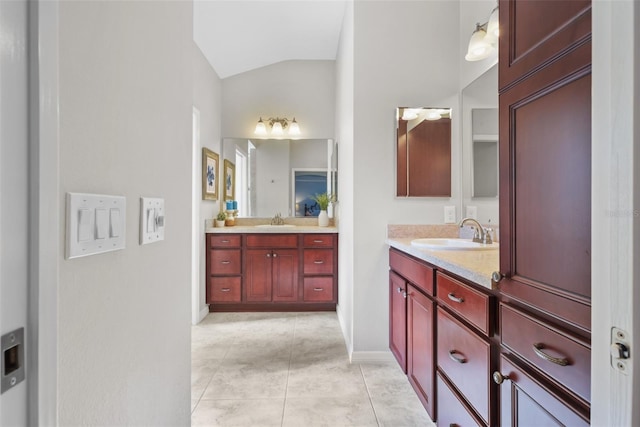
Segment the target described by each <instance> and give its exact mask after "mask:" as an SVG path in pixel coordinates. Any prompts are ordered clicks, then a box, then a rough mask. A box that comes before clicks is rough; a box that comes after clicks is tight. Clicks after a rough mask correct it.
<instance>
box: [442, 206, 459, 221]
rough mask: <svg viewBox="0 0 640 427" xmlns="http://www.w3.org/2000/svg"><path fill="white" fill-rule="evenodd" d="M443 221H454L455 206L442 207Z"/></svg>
mask: <svg viewBox="0 0 640 427" xmlns="http://www.w3.org/2000/svg"><path fill="white" fill-rule="evenodd" d="M444 223H445V224H455V223H456V207H455V206H445V207H444Z"/></svg>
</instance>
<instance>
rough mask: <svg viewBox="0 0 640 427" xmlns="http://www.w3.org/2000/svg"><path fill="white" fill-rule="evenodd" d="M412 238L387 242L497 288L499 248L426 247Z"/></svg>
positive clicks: (470, 278)
mask: <svg viewBox="0 0 640 427" xmlns="http://www.w3.org/2000/svg"><path fill="white" fill-rule="evenodd" d="M411 240H413V238H389V239H387V244H388V245H389V246H391V247H393V248H396V249H399V250H401V251H402V252H405V253H407V254H409V255H413V256H414V257H416V258H419V259H421V260H423V261H426V262H428V263H429V264H432V265H435V266H436V267H440V268H442V269H443V270H447V271H450V272H451V273H453V274H456V275H458V276H460V277H462V278H464V279H467V280H469V281H471V282H473V283H476V284H478V285H480V286H483V287H485V288H487V289H495V288H496V287H495V286H493V284H492V282H491V273H493V272H494V271H498V270H499V267H500V251H499V250H486V251H472V250H455V251H453V250H435V249H426V248H419V247H417V246H413V245H411Z"/></svg>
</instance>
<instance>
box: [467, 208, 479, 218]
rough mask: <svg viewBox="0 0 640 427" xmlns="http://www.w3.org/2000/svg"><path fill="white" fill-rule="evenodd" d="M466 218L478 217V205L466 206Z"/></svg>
mask: <svg viewBox="0 0 640 427" xmlns="http://www.w3.org/2000/svg"><path fill="white" fill-rule="evenodd" d="M465 217H466V218H473V219H476V220H477V219H478V207H477V206H467V214H466V215H465Z"/></svg>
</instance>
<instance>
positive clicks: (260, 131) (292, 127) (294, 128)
mask: <svg viewBox="0 0 640 427" xmlns="http://www.w3.org/2000/svg"><path fill="white" fill-rule="evenodd" d="M267 123H268V124H269V127H270V128H271V132H270V134H271V135H273V136H278V137H279V136H282V135H284V130H285V129H286V128H287V127H288V128H289V131H288V134H289V135H292V136H297V135H300V125H299V124H298V122H297V121H296V119H295V117H294V118H293V120H291V121H290V120H289V119H287V118H286V117H284V118H280V117H276V118H273V117H269V120H267ZM254 133H255V134H256V135H261V136H265V135H267V125H266V123H265V122H264V121H263V120H262V117H260V120H258V123H257V124H256V129H255V131H254Z"/></svg>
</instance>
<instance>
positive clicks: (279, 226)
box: [256, 224, 295, 228]
mask: <svg viewBox="0 0 640 427" xmlns="http://www.w3.org/2000/svg"><path fill="white" fill-rule="evenodd" d="M256 227H260V228H291V227H295V225H293V224H282V225H275V224H260V225H256Z"/></svg>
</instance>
